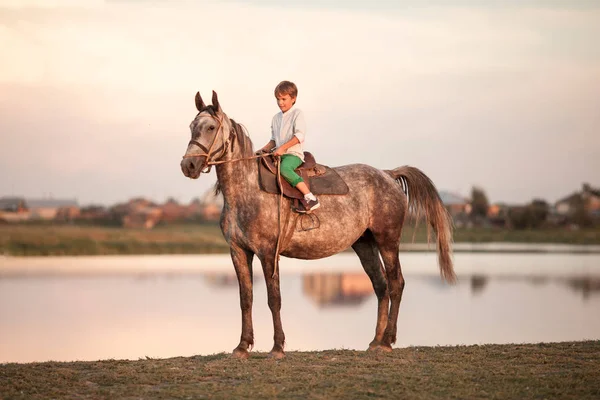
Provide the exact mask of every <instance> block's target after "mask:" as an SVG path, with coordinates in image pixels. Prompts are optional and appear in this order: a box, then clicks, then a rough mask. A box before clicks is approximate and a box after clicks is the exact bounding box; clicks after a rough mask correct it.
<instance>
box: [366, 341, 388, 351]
mask: <svg viewBox="0 0 600 400" xmlns="http://www.w3.org/2000/svg"><path fill="white" fill-rule="evenodd" d="M368 351H377V352H382V353H391V352H392V346H388V345H385V344H383V343H371V344H370V345H369V350H368Z"/></svg>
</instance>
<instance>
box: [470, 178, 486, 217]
mask: <svg viewBox="0 0 600 400" xmlns="http://www.w3.org/2000/svg"><path fill="white" fill-rule="evenodd" d="M488 208H490V203H489V201H488V198H487V196H486V195H485V192H484V191H483V189H481V188H479V187H477V186H473V189H472V190H471V216H472V217H473V218H474V219H475V220H481V219H484V218H486V217H487V212H488Z"/></svg>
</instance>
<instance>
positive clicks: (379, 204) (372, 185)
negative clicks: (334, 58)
mask: <svg viewBox="0 0 600 400" xmlns="http://www.w3.org/2000/svg"><path fill="white" fill-rule="evenodd" d="M196 108H197V109H198V114H197V115H196V117H195V118H194V120H193V121H192V123H191V124H190V130H191V140H190V142H189V144H188V147H187V151H186V153H185V155H184V158H183V160H182V161H181V170H182V172H183V174H184V175H185V176H186V177H189V178H192V179H197V178H198V177H199V176H200V174H201V173H202V172H206V171H208V170H210V167H211V166H213V165H215V168H216V172H217V180H218V181H217V185H218V188H219V189H220V190H221V191H222V193H223V199H224V207H223V212H222V214H221V230H222V231H223V235H224V237H225V240H226V241H227V243H228V244H229V246H230V252H231V259H232V260H233V265H234V267H235V272H236V275H237V279H238V282H239V289H240V306H241V309H242V334H241V338H240V343H239V344H238V346H237V347H236V348H235V349H234V350H233V356H235V357H239V358H246V357H248V350H249V349H251V347H252V346H253V345H254V332H253V326H252V277H253V274H252V260H253V258H254V256H255V255H256V256H257V257H258V258H259V260H260V262H261V264H262V269H263V274H264V276H265V281H266V285H267V293H268V304H269V308H270V310H271V313H272V316H273V326H274V337H273V339H274V344H273V348H272V350H271V352H270V353H269V354H270V356H271V357H275V358H281V357H283V356H284V350H283V349H284V342H285V335H284V333H283V327H282V325H281V317H280V310H281V293H280V288H279V274H278V269H277V261H278V257H279V256H278V254H276V252H278V253H280V254H281V255H283V256H286V257H291V258H299V259H305V260H309V259H319V258H323V257H328V256H331V255H334V254H336V253H339V252H341V251H343V250H346V249H348V248H349V247H352V249H354V251H355V252H356V254H357V255H358V257H359V258H360V262H361V264H362V266H363V268H364V270H365V272H366V273H367V275H368V276H369V278H370V279H371V282H372V284H373V289H374V291H375V295H376V296H377V299H378V307H377V324H376V327H375V337H374V338H373V340H372V341H371V343H370V344H369V350H383V351H391V349H392V344H393V343H395V342H396V329H397V328H396V324H397V320H398V310H399V308H400V300H401V298H402V291H403V289H404V278H403V277H402V272H401V269H400V261H399V259H398V253H399V245H400V236H401V233H402V225H403V223H404V220H405V217H406V215H407V211H408V210H409V208H410V209H412V210H414V211H415V213H416V214H417V215H423V216H424V217H425V218H426V220H427V223H428V230H429V227H431V228H432V229H433V231H434V232H435V234H436V237H437V252H438V263H439V267H440V273H441V275H442V277H443V278H444V279H446V280H447V281H448V282H453V281H454V280H455V275H454V270H453V266H452V259H451V252H452V250H451V242H452V230H451V225H452V224H451V219H450V216H449V214H448V212H447V211H446V209H445V208H444V205H443V204H442V202H441V200H440V197H439V194H438V192H437V190H436V188H435V186H434V185H433V183H432V182H431V180H430V179H429V178H428V177H427V176H426V175H425V174H423V173H422V172H421V171H420V170H418V169H416V168H413V167H409V166H403V167H399V168H396V169H394V170H386V171H382V170H379V169H376V168H373V167H371V166H368V165H364V164H352V165H344V166H341V167H336V168H334V170H335V171H336V172H337V173H338V174H339V175H340V176H341V177H342V178H343V179H344V180H345V181H346V183H347V185H348V187H349V192H348V194H347V195H342V196H325V195H324V196H320V198H319V200H320V202H321V208H319V209H318V210H316V211H314V214H315V215H316V217H318V219H319V221H320V224H319V227H318V228H317V229H311V230H298V229H295V228H294V227H295V222H294V221H296V219H297V218H298V215H299V214H297V213H295V212H293V211H292V210H291V203H290V200H289V199H287V198H284V199H280V197H279V196H278V195H276V194H270V193H266V192H263V191H262V190H261V188H260V186H259V180H258V178H259V177H258V162H257V160H256V157H257V156H255V155H254V150H253V148H252V142H251V140H250V138H249V137H248V135H247V134H246V133H245V131H244V129H243V128H242V127H241V126H240V125H239V124H238V123H237V122H235V121H234V120H233V119H230V118H229V117H228V116H227V115H226V114H225V113H224V112H223V110H222V109H221V106H220V105H219V101H218V98H217V94H216V93H215V92H213V96H212V105H208V106H207V105H206V104H205V103H204V101H203V100H202V98H201V96H200V93H196ZM405 190H408V196H407V195H406V193H405ZM280 201H281V203H280ZM280 205H282V206H281V207H280ZM281 221H292V222H290V223H289V224H287V227H286V226H284V227H283V228H282V223H281ZM284 228H285V229H284ZM280 229H282V231H281V232H280ZM281 238H284V239H285V240H280V239H281ZM279 245H281V247H279ZM277 250H278V251H277ZM382 262H383V263H382Z"/></svg>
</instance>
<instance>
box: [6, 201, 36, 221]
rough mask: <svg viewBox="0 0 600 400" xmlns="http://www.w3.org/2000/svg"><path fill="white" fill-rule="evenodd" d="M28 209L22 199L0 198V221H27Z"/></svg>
mask: <svg viewBox="0 0 600 400" xmlns="http://www.w3.org/2000/svg"><path fill="white" fill-rule="evenodd" d="M29 214H30V213H29V209H28V207H27V202H26V201H25V199H24V198H23V197H0V221H3V222H19V221H25V220H28V219H29Z"/></svg>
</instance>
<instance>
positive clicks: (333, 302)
mask: <svg viewBox="0 0 600 400" xmlns="http://www.w3.org/2000/svg"><path fill="white" fill-rule="evenodd" d="M302 291H303V293H304V294H305V295H306V297H308V298H309V299H311V300H312V301H314V302H315V304H316V305H317V306H319V307H321V308H323V307H330V306H358V305H359V304H361V303H363V302H364V301H365V300H366V299H367V297H369V296H371V295H372V294H373V286H372V285H371V281H370V280H369V278H368V276H367V275H366V274H361V273H346V274H327V273H313V274H304V275H303V277H302Z"/></svg>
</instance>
